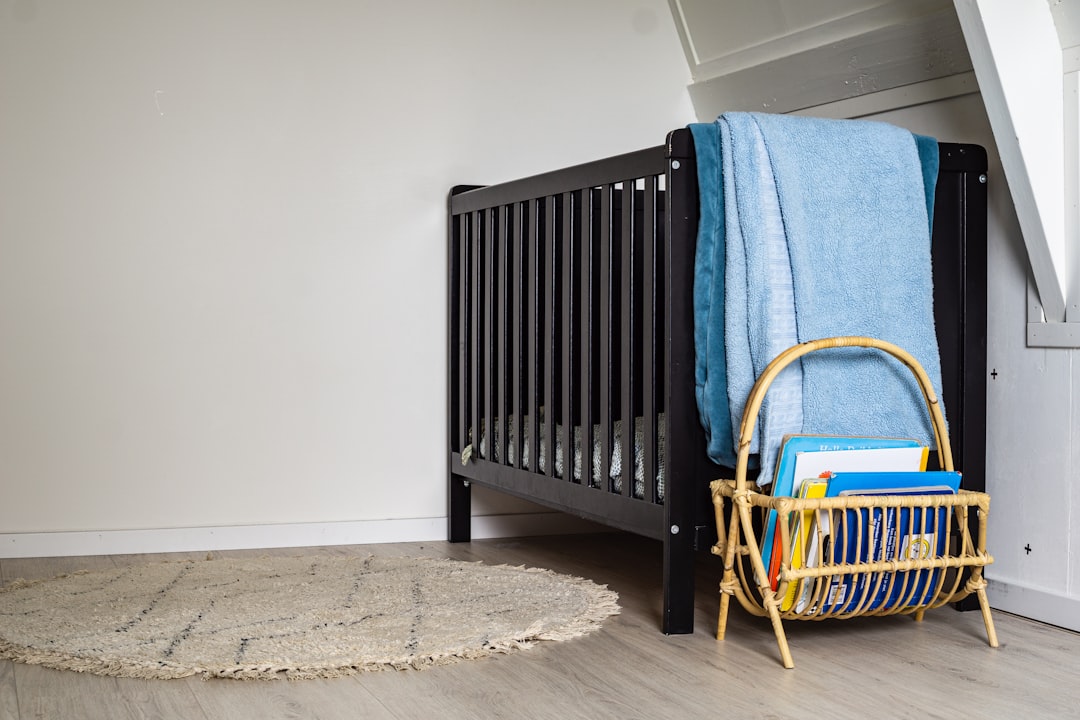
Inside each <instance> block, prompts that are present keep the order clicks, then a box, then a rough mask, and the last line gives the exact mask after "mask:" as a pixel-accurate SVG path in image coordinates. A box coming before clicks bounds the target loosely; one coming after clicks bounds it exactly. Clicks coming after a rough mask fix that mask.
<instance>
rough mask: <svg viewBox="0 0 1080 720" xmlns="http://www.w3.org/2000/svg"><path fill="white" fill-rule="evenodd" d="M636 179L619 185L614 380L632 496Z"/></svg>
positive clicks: (625, 489) (626, 491) (626, 490)
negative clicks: (618, 334)
mask: <svg viewBox="0 0 1080 720" xmlns="http://www.w3.org/2000/svg"><path fill="white" fill-rule="evenodd" d="M635 184H636V183H635V182H634V181H627V182H625V183H623V187H622V227H621V233H620V237H619V251H620V256H621V260H620V269H621V271H622V285H621V286H620V289H619V290H620V298H619V308H620V322H621V327H622V366H621V373H620V377H619V378H618V380H617V381H616V383H617V384H620V383H621V387H622V399H621V401H620V402H621V407H622V413H621V414H622V421H623V424H622V437H620V438H618V442H619V443H620V444H621V445H622V460H623V463H622V478H623V481H622V494H623V495H624V496H626V497H631V496H633V495H634V494H635V490H634V468H635V464H634V456H635V453H634V422H635V416H636V411H635V408H634V394H635V390H636V385H637V384H636V383H635V381H634V371H635V370H636V369H637V368H636V367H635V366H634V350H635V347H636V340H637V338H636V337H635V335H634V311H635V310H636V307H635V303H634V290H635V289H636V286H635V284H634V255H635V253H634V199H635V197H636V192H635V187H634V186H635Z"/></svg>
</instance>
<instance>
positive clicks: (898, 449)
mask: <svg viewBox="0 0 1080 720" xmlns="http://www.w3.org/2000/svg"><path fill="white" fill-rule="evenodd" d="M928 455H929V450H928V448H927V447H926V446H925V445H922V444H921V443H919V442H918V441H916V440H910V439H905V438H873V437H837V436H822V435H790V436H788V437H785V438H784V441H783V444H782V445H781V448H780V455H779V459H778V462H777V464H776V475H775V477H774V480H773V489H772V494H773V496H774V497H777V496H790V497H800V498H822V497H839V496H846V495H937V494H946V493H956V492H957V490H958V489H959V487H960V474H959V473H957V472H952V471H948V472H946V471H927V470H926V465H927V458H928ZM949 521H950V509H949V508H948V507H937V508H935V507H913V508H906V507H872V508H861V509H848V510H824V509H820V510H805V511H800V512H795V513H792V514H791V516H790V520H789V530H790V533H789V537H790V543H789V545H790V547H789V548H787V552H786V558H785V557H784V555H785V552H784V549H783V548H782V547H781V545H782V543H781V540H780V538H781V532H780V530H779V529H778V523H779V522H781V518H780V517H779V513H777V512H776V511H775V510H769V512H768V514H767V515H766V518H765V528H764V535H763V541H762V545H761V554H762V560H763V563H764V567H765V569H766V570H767V572H768V574H769V578H768V580H769V583H770V585H771V587H772V589H773V590H774V591H775V590H777V589H778V588H779V571H780V565H781V563H782V561H783V560H785V559H786V560H787V561H788V564H789V567H790V568H792V569H797V568H800V567H803V566H804V565H805V566H806V567H815V566H819V565H851V564H856V563H866V562H880V561H904V560H916V559H925V558H932V557H938V556H940V555H942V554H943V553H944V550H945V547H944V544H945V539H946V536H947V532H946V531H947V528H948V522H949ZM939 572H940V571H938V570H932V571H931V570H916V571H907V572H896V573H891V572H883V573H872V574H871V573H865V572H862V573H856V572H850V573H837V574H833V575H831V576H828V578H827V580H823V581H822V582H823V583H824V582H828V587H827V588H825V587H819V583H818V582H815V580H814V578H803V579H801V580H799V581H798V582H790V583H788V586H787V589H786V592H785V594H784V596H783V598H782V599H781V603H780V610H781V612H788V611H791V610H794V611H795V612H796V613H799V614H804V613H806V614H816V613H824V612H829V613H843V612H851V611H853V610H856V609H858V610H860V611H866V610H874V609H876V608H880V607H882V606H886V607H889V608H893V607H897V606H898V605H902V606H915V605H921V604H923V603H924V602H926V601H927V600H930V599H931V598H932V593H934V592H936V586H937V584H938V583H937V581H938V577H939ZM868 583H869V586H868V585H867V584H868Z"/></svg>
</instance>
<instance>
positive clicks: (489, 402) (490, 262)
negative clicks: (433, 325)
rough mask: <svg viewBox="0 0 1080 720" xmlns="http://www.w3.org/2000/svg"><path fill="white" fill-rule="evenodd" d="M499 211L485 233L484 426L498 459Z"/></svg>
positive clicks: (491, 457) (489, 453) (490, 450)
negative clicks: (496, 232)
mask: <svg viewBox="0 0 1080 720" xmlns="http://www.w3.org/2000/svg"><path fill="white" fill-rule="evenodd" d="M496 214H497V211H496V210H494V209H492V210H491V211H489V212H488V213H487V232H485V233H484V247H485V251H486V255H485V258H484V280H483V282H484V286H483V287H484V414H483V418H482V422H483V426H484V427H485V428H486V429H487V459H489V460H491V461H493V462H494V460H495V445H496V441H495V433H496V432H497V430H496V429H495V423H494V422H493V421H494V419H495V393H494V392H493V390H492V389H493V388H494V384H495V378H494V373H493V369H494V367H495V357H494V356H495V312H494V307H495V268H496V264H495V255H496V251H497V249H498V247H497V245H496V243H495V225H496V217H495V216H496Z"/></svg>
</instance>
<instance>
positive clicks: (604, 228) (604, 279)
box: [582, 185, 613, 492]
mask: <svg viewBox="0 0 1080 720" xmlns="http://www.w3.org/2000/svg"><path fill="white" fill-rule="evenodd" d="M612 192H613V188H612V186H611V185H604V186H602V187H601V188H600V220H599V230H600V237H599V238H598V239H597V240H598V243H599V247H598V248H597V250H598V252H597V255H598V258H597V261H598V263H599V265H600V272H599V276H600V277H599V280H600V287H599V294H598V295H597V308H596V316H597V317H596V319H597V324H598V327H597V329H596V330H597V332H596V339H597V342H598V344H599V347H598V348H597V350H598V352H599V355H600V357H599V358H598V360H597V362H598V364H599V368H598V369H599V371H600V372H599V378H598V382H599V385H600V387H599V388H598V390H599V393H600V417H599V418H598V420H599V427H600V437H599V438H598V444H599V445H600V467H599V477H600V487H601V488H603V490H604V492H610V491H611V487H610V485H611V469H610V467H609V465H610V462H611V445H612V443H611V361H612V358H611V352H612V345H611V343H612V339H611V333H612V322H611V285H612V267H611V264H612V259H613V253H612V252H611V238H612V227H611V225H612V207H611V205H612V202H611V199H612ZM582 447H583V448H585V447H589V448H590V449H591V448H592V445H588V446H585V445H583V446H582Z"/></svg>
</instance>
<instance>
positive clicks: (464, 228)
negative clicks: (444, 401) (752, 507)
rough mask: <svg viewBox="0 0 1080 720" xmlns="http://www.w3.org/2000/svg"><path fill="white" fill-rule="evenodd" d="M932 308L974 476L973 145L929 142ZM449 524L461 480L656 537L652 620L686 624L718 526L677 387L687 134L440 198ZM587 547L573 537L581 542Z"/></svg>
mask: <svg viewBox="0 0 1080 720" xmlns="http://www.w3.org/2000/svg"><path fill="white" fill-rule="evenodd" d="M940 153H941V169H940V176H939V180H938V184H937V190H936V201H935V210H934V224H933V249H932V254H933V271H934V287H935V290H934V303H935V322H936V328H937V334H938V340H939V347H940V352H941V366H942V367H941V369H942V383H943V393H942V395H943V401H944V405H945V408H946V410H947V413H948V419H949V426H950V436H951V438H952V450H953V457H954V459H955V462H956V465H957V468H958V469H960V470H962V471H963V472H964V478H965V483H966V487H967V489H973V490H981V489H983V488H982V487H981V485H982V482H983V477H984V470H985V409H986V384H985V383H986V247H985V245H986V184H985V183H986V153H985V151H984V150H983V149H982V148H981V147H978V146H974V145H957V144H941V145H940ZM449 206H450V208H449V249H448V266H449V293H448V294H449V298H448V332H449V337H448V355H447V360H448V367H449V377H448V395H449V398H448V401H449V402H448V410H449V417H448V429H449V458H448V468H449V508H448V513H449V539H450V541H451V542H462V541H468V540H469V539H470V509H471V508H470V487H471V485H472V484H473V483H475V484H478V485H481V486H483V487H488V488H494V489H496V490H499V491H502V492H506V493H510V494H512V495H515V496H518V497H521V498H525V499H528V500H531V501H534V502H537V503H540V504H541V505H544V506H547V507H550V508H553V509H556V510H560V511H564V512H566V513H571V514H573V515H576V516H579V517H582V518H586V519H588V520H592V521H596V522H599V523H602V524H604V525H607V526H610V527H612V528H616V529H620V530H625V531H629V532H633V533H637V534H640V535H644V536H647V537H651V538H655V539H658V540H660V541H662V543H663V588H664V597H663V617H662V629H663V631H664V632H665V633H689V632H692V631H693V626H694V561H695V552H696V550H697V549H699V548H702V549H704V548H707V547H709V546H710V545H711V544H712V543H713V541H714V540H715V538H716V535H715V523H714V520H713V519H712V517H713V505H712V500H711V497H710V494H709V489H708V483H709V481H711V480H714V479H716V478H719V477H733V476H734V475H733V471H732V470H730V469H727V468H723V467H720V466H718V465H716V464H714V463H713V462H711V461H710V460H709V459H708V457H707V456H706V452H705V444H706V441H705V436H704V432H703V431H702V429H701V425H700V422H699V419H698V410H697V407H696V403H695V393H694V328H693V312H692V301H693V297H692V292H693V277H694V253H695V241H696V235H697V225H698V218H697V214H698V193H697V173H696V167H695V160H694V152H693V144H692V138H691V135H690V132H689V131H688V130H685V129H684V130H676V131H674V132H672V133H670V134H669V135H668V138H667V143H666V144H665V145H663V146H660V147H654V148H650V149H647V150H641V151H639V152H634V153H629V154H626V155H619V156H616V157H611V158H607V159H604V160H599V161H597V162H592V163H588V164H585V165H579V166H575V167H571V168H566V169H562V170H556V171H553V172H549V173H545V174H542V175H537V176H534V177H529V178H525V179H520V180H513V181H510V182H505V183H501V184H499V185H492V186H487V187H475V186H459V187H455V188H454V189H453V190H452V192H451V196H450V200H449ZM582 543H583V544H587V543H588V540H587V538H585V539H583V540H582Z"/></svg>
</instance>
